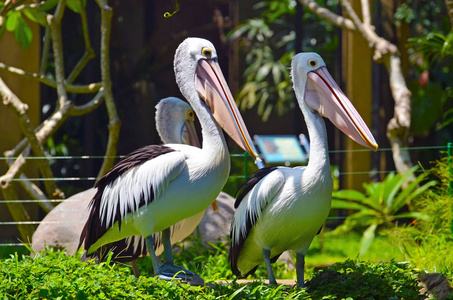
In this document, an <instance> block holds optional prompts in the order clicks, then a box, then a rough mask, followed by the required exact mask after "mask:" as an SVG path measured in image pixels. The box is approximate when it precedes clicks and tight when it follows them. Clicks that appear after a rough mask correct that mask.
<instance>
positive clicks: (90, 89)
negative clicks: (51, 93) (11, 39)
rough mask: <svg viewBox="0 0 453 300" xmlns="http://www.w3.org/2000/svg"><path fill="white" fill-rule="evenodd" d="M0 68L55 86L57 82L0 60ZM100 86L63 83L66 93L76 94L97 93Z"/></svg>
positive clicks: (96, 84)
mask: <svg viewBox="0 0 453 300" xmlns="http://www.w3.org/2000/svg"><path fill="white" fill-rule="evenodd" d="M0 69H2V70H5V71H8V72H9V73H13V74H16V75H19V76H23V77H27V78H32V79H36V80H37V81H39V82H41V83H43V84H45V85H47V86H50V87H53V88H56V87H57V83H56V82H55V81H53V80H50V79H48V78H46V77H44V76H40V75H39V74H38V73H33V72H27V71H24V70H21V69H18V68H15V67H11V66H7V65H5V64H4V63H1V62H0ZM101 87H102V84H101V83H100V82H96V83H90V84H88V85H73V84H68V85H65V87H64V88H65V90H66V92H68V93H76V94H92V93H97V92H98V91H99V90H100V89H101Z"/></svg>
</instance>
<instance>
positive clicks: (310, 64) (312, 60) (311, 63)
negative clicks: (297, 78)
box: [308, 58, 318, 68]
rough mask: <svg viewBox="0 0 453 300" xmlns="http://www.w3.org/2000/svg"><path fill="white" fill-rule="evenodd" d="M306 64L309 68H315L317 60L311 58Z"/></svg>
mask: <svg viewBox="0 0 453 300" xmlns="http://www.w3.org/2000/svg"><path fill="white" fill-rule="evenodd" d="M308 66H310V67H311V68H316V67H317V66H318V61H317V60H316V59H313V58H312V59H310V60H309V61H308Z"/></svg>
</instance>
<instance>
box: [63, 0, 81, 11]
mask: <svg viewBox="0 0 453 300" xmlns="http://www.w3.org/2000/svg"><path fill="white" fill-rule="evenodd" d="M66 5H67V6H68V8H69V9H70V10H72V11H73V12H75V13H78V14H79V13H80V11H81V10H82V3H81V0H68V1H66Z"/></svg>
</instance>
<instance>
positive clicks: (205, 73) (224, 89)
mask: <svg viewBox="0 0 453 300" xmlns="http://www.w3.org/2000/svg"><path fill="white" fill-rule="evenodd" d="M195 84H196V88H197V92H198V95H199V96H200V97H201V98H202V99H203V100H204V101H205V102H206V105H207V106H208V107H209V108H210V109H211V112H212V115H213V116H214V119H215V120H216V121H217V123H218V124H219V125H220V126H221V127H222V128H223V130H225V132H226V133H227V134H228V135H229V136H230V137H231V138H232V139H233V140H234V141H235V142H236V143H237V144H238V145H239V146H240V147H241V148H242V149H244V151H246V152H247V153H249V154H250V155H251V156H252V157H253V158H255V159H259V158H258V152H257V151H256V149H255V146H254V145H253V142H252V139H251V138H250V134H249V133H248V130H247V127H246V126H245V123H244V121H243V120H242V117H241V114H240V113H239V109H238V108H237V106H236V103H235V102H234V98H233V96H232V94H231V91H230V88H229V87H228V84H227V83H226V80H225V78H224V76H223V74H222V70H221V69H220V66H219V64H218V62H217V61H216V60H213V59H209V60H208V59H201V60H199V62H198V67H197V71H196V72H195Z"/></svg>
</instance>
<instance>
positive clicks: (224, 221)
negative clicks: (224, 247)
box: [194, 192, 235, 245]
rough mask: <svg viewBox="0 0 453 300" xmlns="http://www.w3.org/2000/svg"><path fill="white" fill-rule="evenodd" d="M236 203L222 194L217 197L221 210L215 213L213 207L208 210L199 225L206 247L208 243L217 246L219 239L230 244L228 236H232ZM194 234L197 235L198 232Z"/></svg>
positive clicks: (225, 194) (228, 196)
mask: <svg viewBox="0 0 453 300" xmlns="http://www.w3.org/2000/svg"><path fill="white" fill-rule="evenodd" d="M234 201H235V200H234V198H233V197H231V196H230V195H228V194H227V193H224V192H221V193H220V194H219V196H218V197H217V205H218V207H219V210H218V211H217V212H215V211H214V210H213V209H212V208H211V207H209V208H208V209H207V210H206V212H205V214H204V217H203V219H201V222H200V224H199V225H198V228H199V230H200V237H201V241H202V243H203V244H204V245H207V242H210V243H214V244H215V243H216V242H217V241H218V240H219V238H220V240H221V241H222V242H224V243H226V242H228V239H227V236H228V235H229V234H230V226H231V221H232V220H233V215H234V211H235V209H234ZM194 234H196V230H195V231H194Z"/></svg>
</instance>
